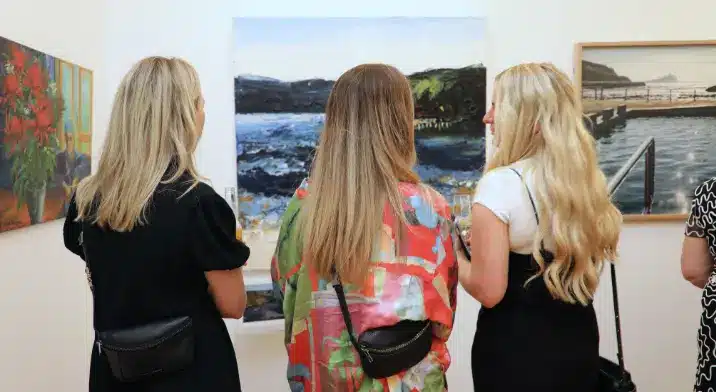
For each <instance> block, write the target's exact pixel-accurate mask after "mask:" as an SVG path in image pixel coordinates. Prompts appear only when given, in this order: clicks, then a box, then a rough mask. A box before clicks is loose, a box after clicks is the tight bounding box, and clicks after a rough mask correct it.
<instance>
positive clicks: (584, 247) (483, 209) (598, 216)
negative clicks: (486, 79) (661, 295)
mask: <svg viewBox="0 0 716 392" xmlns="http://www.w3.org/2000/svg"><path fill="white" fill-rule="evenodd" d="M583 121H584V120H583V115H582V108H581V104H580V97H579V94H578V92H577V90H576V88H575V87H574V85H573V84H572V83H571V81H570V80H569V78H568V77H567V75H565V74H564V73H563V72H561V71H560V70H558V69H557V68H555V67H554V66H553V65H551V64H535V63H531V64H522V65H518V66H514V67H512V68H509V69H507V70H505V71H504V72H502V73H500V74H499V75H498V76H497V78H496V80H495V87H494V94H493V104H492V107H491V108H490V110H489V112H488V113H487V114H486V115H485V119H484V122H485V123H486V124H488V125H489V126H490V127H491V131H492V133H493V135H494V146H495V148H496V151H495V153H494V154H493V155H492V156H491V157H490V159H489V160H488V163H487V166H486V168H485V174H484V176H483V177H482V178H481V180H480V181H479V183H478V185H477V189H476V191H475V195H474V200H473V203H474V204H473V207H472V224H471V235H470V243H471V248H472V260H471V261H470V262H468V261H467V260H466V259H465V258H464V257H462V256H461V257H459V260H460V270H459V271H460V272H459V274H460V283H461V284H462V285H463V287H464V288H465V290H466V291H467V292H468V293H470V295H472V296H473V297H475V299H477V300H478V301H479V302H480V303H481V305H482V308H481V310H480V315H479V317H478V323H477V331H476V333H475V340H474V342H473V349H472V367H473V381H474V388H475V391H479V392H491V391H495V392H497V391H500V392H508V391H509V392H512V391H514V392H517V391H531V392H576V391H579V392H589V391H593V390H594V389H595V388H596V385H597V384H596V382H597V375H598V370H599V331H598V327H597V321H596V317H595V314H594V308H593V306H592V299H593V298H594V293H595V291H596V289H597V285H598V284H599V277H600V273H601V271H602V266H603V265H604V263H605V262H610V261H614V260H615V259H616V256H617V242H618V240H619V234H620V226H621V221H622V217H621V214H620V213H619V211H618V210H617V208H616V207H615V206H614V205H613V204H612V201H611V199H610V195H609V193H608V190H607V182H606V179H605V176H604V174H603V173H602V171H601V170H600V169H599V166H598V162H597V152H596V146H595V140H594V138H593V137H592V135H591V134H590V133H589V132H588V131H587V129H586V128H585V125H584V122H583Z"/></svg>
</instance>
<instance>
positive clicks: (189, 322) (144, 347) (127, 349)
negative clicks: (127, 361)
mask: <svg viewBox="0 0 716 392" xmlns="http://www.w3.org/2000/svg"><path fill="white" fill-rule="evenodd" d="M192 324H193V323H192V322H191V321H188V322H187V323H186V324H184V325H183V326H182V327H181V328H179V329H178V330H176V331H174V332H173V333H171V334H170V335H167V336H164V337H162V338H160V339H159V340H157V341H155V342H152V343H148V344H144V345H140V346H136V347H131V348H127V347H117V346H112V345H108V344H104V346H105V347H107V348H108V349H110V350H112V351H123V352H132V351H140V350H147V349H150V348H154V347H157V346H159V345H160V344H162V343H164V342H165V341H167V340H169V339H171V338H173V337H175V336H177V335H179V334H180V333H182V332H184V330H186V329H187V328H189V327H191V326H192ZM97 344H98V348H99V349H100V350H101V349H102V346H103V344H102V341H101V340H99V338H98V339H97Z"/></svg>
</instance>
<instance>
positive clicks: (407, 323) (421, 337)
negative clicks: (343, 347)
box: [333, 278, 433, 379]
mask: <svg viewBox="0 0 716 392" xmlns="http://www.w3.org/2000/svg"><path fill="white" fill-rule="evenodd" d="M333 289H334V290H335V291H336V295H337V296H338V302H339V304H340V307H341V313H342V314H343V321H344V322H345V324H346V328H347V329H348V336H349V338H350V340H351V343H352V344H353V347H355V349H356V351H357V352H358V356H359V357H360V361H361V367H362V368H363V372H364V373H365V374H366V375H367V376H368V377H370V378H374V379H378V378H386V377H390V376H393V375H395V374H398V373H400V372H402V371H403V370H407V369H410V368H411V367H413V366H415V365H417V364H418V363H419V362H420V361H422V360H423V359H424V358H425V356H426V355H428V353H429V352H430V347H431V346H432V343H433V331H432V328H431V326H432V322H431V321H430V320H422V321H414V320H403V321H400V322H398V323H397V324H395V325H391V326H387V327H380V328H373V329H369V330H367V331H365V332H363V333H361V334H360V336H358V337H356V336H355V333H354V331H353V323H352V322H351V315H350V312H349V311H348V302H347V301H346V295H345V292H344V291H343V285H342V283H341V281H340V279H338V278H337V279H336V282H334V284H333Z"/></svg>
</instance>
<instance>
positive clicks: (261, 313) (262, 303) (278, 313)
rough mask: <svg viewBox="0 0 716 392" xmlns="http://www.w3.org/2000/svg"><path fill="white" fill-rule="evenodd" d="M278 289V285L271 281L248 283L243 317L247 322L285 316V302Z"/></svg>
mask: <svg viewBox="0 0 716 392" xmlns="http://www.w3.org/2000/svg"><path fill="white" fill-rule="evenodd" d="M276 290H278V286H274V285H273V284H272V283H271V282H269V283H255V284H247V285H246V310H245V311H244V317H243V320H244V322H245V323H252V322H257V321H269V320H281V319H283V318H284V315H283V302H282V301H281V299H280V298H281V295H279V294H278V293H276Z"/></svg>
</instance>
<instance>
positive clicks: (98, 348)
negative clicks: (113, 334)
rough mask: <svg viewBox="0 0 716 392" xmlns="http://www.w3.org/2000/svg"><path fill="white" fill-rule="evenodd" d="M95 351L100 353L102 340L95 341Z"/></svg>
mask: <svg viewBox="0 0 716 392" xmlns="http://www.w3.org/2000/svg"><path fill="white" fill-rule="evenodd" d="M97 352H98V353H99V354H102V342H100V341H99V340H98V341H97Z"/></svg>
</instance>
